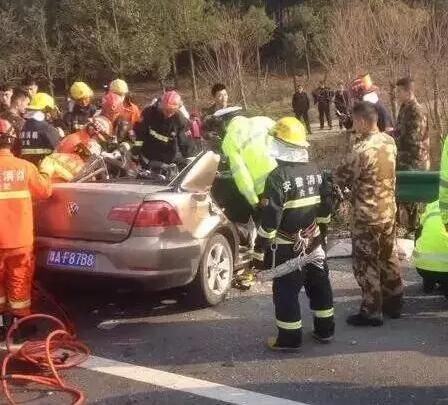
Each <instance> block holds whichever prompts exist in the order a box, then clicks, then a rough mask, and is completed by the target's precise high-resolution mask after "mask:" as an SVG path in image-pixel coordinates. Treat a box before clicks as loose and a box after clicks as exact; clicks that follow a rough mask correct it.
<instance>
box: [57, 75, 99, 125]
mask: <svg viewBox="0 0 448 405" xmlns="http://www.w3.org/2000/svg"><path fill="white" fill-rule="evenodd" d="M70 97H71V99H72V100H73V101H74V103H73V104H72V105H70V107H69V111H68V112H67V113H66V114H65V116H64V123H65V125H66V126H67V128H68V130H69V132H70V133H71V132H75V131H78V130H80V129H82V128H83V127H84V126H85V125H86V124H87V122H88V120H89V118H92V117H93V116H94V115H95V114H96V111H97V109H96V106H95V104H93V103H92V97H93V91H92V89H91V88H90V87H89V86H88V85H87V84H86V83H84V82H75V83H73V84H72V86H71V87H70Z"/></svg>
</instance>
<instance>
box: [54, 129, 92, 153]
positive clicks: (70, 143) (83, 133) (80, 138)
mask: <svg viewBox="0 0 448 405" xmlns="http://www.w3.org/2000/svg"><path fill="white" fill-rule="evenodd" d="M90 140H91V136H90V134H89V133H88V132H87V130H86V129H81V130H80V131H78V132H74V133H73V134H70V135H67V136H66V137H65V138H64V139H63V140H62V141H61V142H60V143H59V145H58V146H57V147H56V152H58V153H75V152H76V147H77V146H78V145H79V144H83V145H84V146H88V145H89V142H90Z"/></svg>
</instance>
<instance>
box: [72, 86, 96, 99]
mask: <svg viewBox="0 0 448 405" xmlns="http://www.w3.org/2000/svg"><path fill="white" fill-rule="evenodd" d="M70 96H71V97H72V98H73V100H82V99H83V98H91V97H92V96H93V91H92V89H91V88H90V87H89V86H88V85H87V84H86V83H84V82H75V83H73V84H72V87H70Z"/></svg>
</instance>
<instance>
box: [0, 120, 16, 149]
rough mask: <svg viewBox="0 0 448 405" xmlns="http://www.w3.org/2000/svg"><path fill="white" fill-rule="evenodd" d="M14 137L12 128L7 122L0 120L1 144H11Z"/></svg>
mask: <svg viewBox="0 0 448 405" xmlns="http://www.w3.org/2000/svg"><path fill="white" fill-rule="evenodd" d="M15 137H16V133H15V131H14V127H13V126H12V125H11V123H10V122H9V121H8V120H4V119H0V141H2V143H5V142H4V141H6V143H11V142H12V139H14V138H15Z"/></svg>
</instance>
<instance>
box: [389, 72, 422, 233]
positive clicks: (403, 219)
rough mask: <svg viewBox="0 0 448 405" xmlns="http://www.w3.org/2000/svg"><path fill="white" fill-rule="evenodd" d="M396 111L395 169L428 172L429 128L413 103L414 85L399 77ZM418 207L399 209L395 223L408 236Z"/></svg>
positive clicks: (406, 205) (402, 205)
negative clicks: (397, 106)
mask: <svg viewBox="0 0 448 405" xmlns="http://www.w3.org/2000/svg"><path fill="white" fill-rule="evenodd" d="M397 89H398V99H399V101H400V102H401V107H400V112H399V114H398V118H397V125H396V128H395V137H396V139H397V145H398V158H397V169H398V170H429V166H430V159H429V127H428V118H427V115H426V113H425V111H424V109H423V107H422V106H421V105H420V104H419V103H418V102H417V99H416V98H415V93H414V82H413V80H412V79H410V78H403V79H400V80H398V82H397ZM423 208H424V207H423V206H422V204H417V203H406V204H401V205H400V207H399V216H398V218H399V222H400V224H402V225H405V226H406V228H407V232H408V234H410V233H412V232H414V231H415V230H416V229H417V228H418V226H419V222H420V221H419V216H420V214H421V212H422V210H423Z"/></svg>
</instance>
